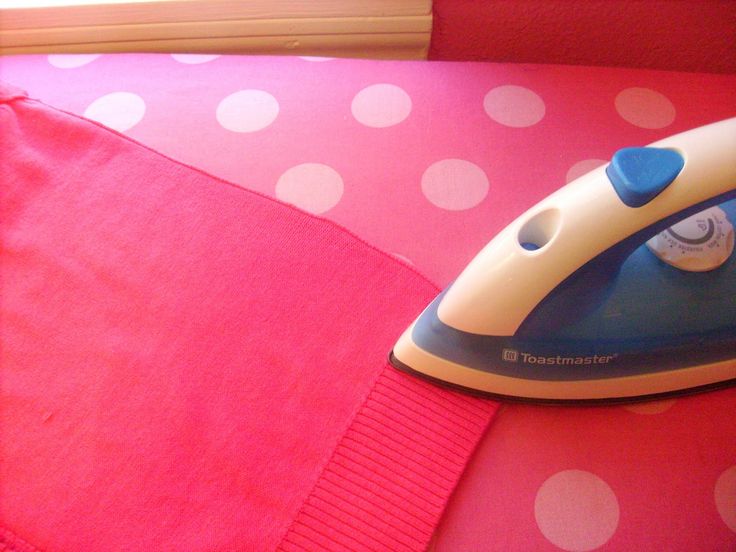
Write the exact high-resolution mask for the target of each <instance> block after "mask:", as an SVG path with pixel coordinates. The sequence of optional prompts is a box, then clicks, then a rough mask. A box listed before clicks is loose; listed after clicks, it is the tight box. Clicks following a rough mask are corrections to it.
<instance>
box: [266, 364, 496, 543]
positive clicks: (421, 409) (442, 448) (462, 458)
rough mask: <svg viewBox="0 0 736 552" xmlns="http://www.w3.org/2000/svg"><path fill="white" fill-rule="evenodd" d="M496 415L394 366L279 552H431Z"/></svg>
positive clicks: (484, 404) (489, 406)
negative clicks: (447, 510) (444, 516)
mask: <svg viewBox="0 0 736 552" xmlns="http://www.w3.org/2000/svg"><path fill="white" fill-rule="evenodd" d="M497 408H498V403H495V402H491V401H487V400H484V399H479V398H475V397H470V396H465V395H462V394H460V393H457V392H454V391H449V390H445V389H442V388H440V387H437V386H435V385H433V384H430V383H427V382H425V381H423V380H420V379H418V378H413V377H411V376H408V375H406V374H403V373H401V372H398V371H397V370H395V369H394V368H393V367H391V366H390V365H388V364H387V365H386V366H385V367H384V368H383V370H382V371H381V373H380V374H379V376H378V378H377V380H376V382H375V384H374V385H373V387H372V388H371V391H370V392H369V394H368V396H367V398H366V400H365V402H364V403H363V404H362V405H361V407H360V408H359V409H358V411H357V412H356V415H355V417H354V418H353V420H352V422H351V424H350V425H349V427H348V429H347V430H346V432H345V433H344V435H343V436H342V438H341V439H340V441H339V443H338V444H337V446H336V448H335V450H334V451H333V453H332V456H331V457H330V458H329V460H328V461H327V463H326V465H325V466H324V468H323V469H322V472H321V474H320V475H319V477H318V479H317V482H316V483H315V485H314V487H313V489H312V491H311V492H310V493H309V495H308V496H307V498H306V500H305V501H304V503H303V504H302V507H301V509H300V510H299V513H298V514H297V516H296V517H295V518H294V520H293V522H292V524H291V526H290V527H289V528H288V529H287V531H286V533H285V534H284V536H283V538H282V539H281V542H280V545H279V547H278V550H282V551H297V550H334V551H342V550H356V551H357V550H392V551H399V550H407V551H409V550H425V549H426V548H427V546H428V545H429V542H430V540H431V538H432V534H433V532H434V530H435V528H436V526H437V524H438V523H439V521H440V518H441V516H442V513H443V511H444V509H445V506H446V504H447V501H448V500H449V498H450V496H451V494H452V492H453V491H454V489H455V487H456V485H457V483H458V481H459V479H460V476H461V475H462V473H463V471H464V469H465V466H466V464H467V462H468V461H469V459H470V457H471V456H472V453H473V451H474V450H475V448H476V446H477V444H478V442H479V441H480V439H481V437H482V436H483V434H484V432H485V430H486V428H487V427H488V424H489V423H490V421H491V419H492V418H493V415H494V413H495V412H496V410H497Z"/></svg>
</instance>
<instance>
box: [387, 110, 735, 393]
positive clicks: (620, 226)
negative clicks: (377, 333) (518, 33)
mask: <svg viewBox="0 0 736 552" xmlns="http://www.w3.org/2000/svg"><path fill="white" fill-rule="evenodd" d="M734 198H736V118H733V119H728V120H725V121H721V122H718V123H714V124H711V125H707V126H704V127H700V128H697V129H693V130H690V131H687V132H684V133H681V134H677V135H675V136H671V137H669V138H666V139H664V140H661V141H658V142H655V143H653V144H651V145H650V146H647V147H644V148H625V149H623V150H619V151H618V152H617V153H616V154H615V155H614V156H613V159H612V161H611V163H609V164H608V165H606V166H604V167H600V168H598V169H596V170H594V171H592V172H590V173H588V174H586V175H584V176H582V177H580V178H578V179H577V180H575V181H573V182H571V183H570V184H568V185H566V186H564V187H563V188H561V189H559V190H558V191H556V192H555V193H553V194H551V195H550V196H548V197H547V198H545V199H544V200H542V201H541V202H540V203H538V204H537V205H535V206H534V207H532V208H531V209H529V210H528V211H527V212H525V213H524V214H522V215H521V216H520V217H518V218H517V219H516V220H515V221H514V222H512V223H511V224H510V225H509V226H508V227H506V228H505V229H504V230H503V231H502V232H501V233H499V234H498V235H497V236H496V237H495V238H494V239H493V240H492V241H491V242H489V243H488V244H487V245H486V247H485V248H484V249H483V250H481V251H480V253H479V254H478V255H477V256H476V257H475V258H474V259H473V260H472V262H471V263H470V264H469V265H468V266H467V267H466V268H465V270H464V271H463V272H462V273H461V274H460V275H459V276H458V277H457V279H456V280H455V281H454V282H453V283H452V284H451V285H450V286H449V287H448V288H447V289H446V290H445V291H444V292H443V293H442V294H441V295H440V296H439V297H438V298H437V299H436V300H435V301H434V302H433V303H432V304H430V305H429V306H428V307H427V309H425V311H424V312H423V313H422V314H421V315H420V316H419V317H418V318H417V320H416V321H415V322H414V323H413V324H412V325H411V326H410V327H409V328H408V329H407V330H406V331H405V332H404V334H403V335H402V336H401V337H400V339H399V340H398V342H397V343H396V345H395V347H394V349H393V351H392V353H391V362H392V364H394V366H396V367H398V368H401V369H404V370H407V371H410V372H416V373H419V374H420V375H424V376H427V377H429V378H431V379H435V380H439V381H441V382H445V383H448V384H450V385H453V386H458V387H461V388H464V389H469V390H473V391H478V392H482V393H487V394H491V395H498V396H503V397H514V398H521V399H528V400H533V401H553V402H554V401H610V400H634V399H641V398H645V397H657V396H661V395H665V394H670V393H676V392H684V391H686V390H698V389H707V388H710V387H712V386H715V385H719V384H725V383H726V382H731V381H733V380H736V255H732V254H731V253H732V251H733V223H736V199H734ZM715 206H719V207H715ZM706 209H708V211H704V210H706ZM697 213H703V214H702V215H700V216H698V215H697ZM688 218H690V219H692V221H691V222H692V224H691V227H692V229H693V230H691V231H690V234H687V237H685V234H686V232H685V231H684V230H682V228H683V227H682V224H684V223H682V221H683V220H684V219H688ZM729 219H730V222H729ZM678 223H679V224H680V226H678V227H675V228H678V229H679V230H678V232H679V233H677V232H675V231H674V229H671V230H669V233H667V232H668V230H667V229H668V228H670V227H673V225H675V224H678ZM663 232H665V233H667V234H666V235H664V234H663V236H664V238H666V237H667V236H670V235H671V236H675V237H677V238H681V239H682V240H684V241H682V242H681V243H680V245H679V246H678V247H681V248H682V252H681V253H682V254H680V255H671V254H668V252H667V251H663V252H661V254H660V252H657V251H654V252H653V250H651V248H652V247H656V243H659V242H656V240H652V238H653V237H656V236H657V235H658V234H662V233H663ZM664 238H662V240H664V241H662V240H660V241H661V242H662V243H664V244H665V245H664V247H669V246H670V245H671V242H672V240H670V241H667V240H666V239H664ZM648 240H649V241H650V248H649V249H647V247H646V246H645V245H644V244H645V242H647V241H648ZM655 242H656V243H655ZM653 244H654V245H653ZM672 247H674V246H672ZM729 247H730V250H729ZM716 249H717V251H718V255H716V253H715V252H716ZM683 256H684V257H683ZM693 256H695V257H699V260H696V261H693V260H692V258H691V257H693ZM716 256H717V260H712V259H715V257H716ZM685 257H687V263H689V266H696V267H698V268H697V272H692V271H690V270H688V267H687V266H685V265H686V264H687V263H681V265H682V266H677V265H676V263H674V262H673V263H669V264H668V260H667V259H669V258H675V259H682V258H685ZM709 259H710V260H709ZM708 263H710V265H709V264H708ZM647 303H651V305H649V306H650V307H651V308H650V309H649V310H647V309H646V307H647Z"/></svg>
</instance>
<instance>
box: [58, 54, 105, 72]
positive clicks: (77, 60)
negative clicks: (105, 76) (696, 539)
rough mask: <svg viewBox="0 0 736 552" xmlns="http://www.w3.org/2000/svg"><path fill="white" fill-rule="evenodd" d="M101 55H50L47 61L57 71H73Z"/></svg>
mask: <svg viewBox="0 0 736 552" xmlns="http://www.w3.org/2000/svg"><path fill="white" fill-rule="evenodd" d="M101 55H102V54H51V55H50V56H49V57H48V61H49V63H50V64H51V65H53V66H54V67H58V68H59V69H74V68H75V67H81V66H82V65H87V64H88V63H92V62H93V61H94V60H96V59H97V58H98V57H100V56H101Z"/></svg>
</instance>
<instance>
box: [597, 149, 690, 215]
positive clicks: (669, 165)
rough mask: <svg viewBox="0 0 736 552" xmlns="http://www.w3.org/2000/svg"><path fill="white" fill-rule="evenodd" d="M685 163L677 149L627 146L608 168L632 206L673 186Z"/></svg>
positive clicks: (645, 201) (640, 203)
mask: <svg viewBox="0 0 736 552" xmlns="http://www.w3.org/2000/svg"><path fill="white" fill-rule="evenodd" d="M684 166H685V159H684V158H683V157H682V155H680V154H679V153H677V152H676V151H673V150H669V149H661V148H623V149H620V150H618V151H617V152H616V153H615V154H614V155H613V159H611V163H610V164H609V165H608V167H607V168H606V174H607V175H608V178H609V180H610V181H611V183H612V184H613V187H614V189H615V190H616V193H617V194H618V196H619V197H620V198H621V201H623V202H624V203H625V204H626V205H628V206H629V207H641V206H642V205H646V204H647V203H649V202H650V201H651V200H652V199H654V198H655V197H656V196H657V195H658V194H659V193H660V192H662V190H664V189H665V188H666V187H667V186H669V185H670V184H671V183H672V181H673V180H674V179H675V178H677V175H678V174H680V171H681V170H682V167H684Z"/></svg>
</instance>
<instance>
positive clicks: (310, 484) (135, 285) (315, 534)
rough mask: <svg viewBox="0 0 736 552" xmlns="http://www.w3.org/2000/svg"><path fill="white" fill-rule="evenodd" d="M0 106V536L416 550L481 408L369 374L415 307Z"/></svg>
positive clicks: (289, 232)
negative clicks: (0, 529)
mask: <svg viewBox="0 0 736 552" xmlns="http://www.w3.org/2000/svg"><path fill="white" fill-rule="evenodd" d="M1 96H2V97H1V98H0V99H1V100H2V103H1V104H0V116H1V117H2V119H1V120H0V125H1V128H2V136H3V153H2V164H1V165H0V167H1V168H0V177H1V178H2V183H3V190H2V192H3V193H2V202H1V203H0V219H1V220H2V233H1V237H2V273H1V278H0V286H1V287H0V297H2V302H1V304H0V307H1V308H2V311H1V313H0V314H1V316H2V325H1V326H0V341H1V342H2V344H3V346H2V351H1V352H0V354H1V355H2V356H0V366H2V380H1V385H2V388H1V390H2V395H1V400H2V402H1V403H0V404H1V406H2V408H1V410H0V429H1V431H2V440H1V442H0V447H2V448H0V454H1V458H2V464H0V492H1V496H2V502H1V503H0V521H1V522H2V524H3V525H4V526H5V527H6V529H5V531H6V532H5V533H3V535H11V533H9V531H12V532H13V533H14V534H15V535H17V536H18V537H20V538H22V539H23V540H24V541H27V542H30V543H32V544H33V545H35V546H37V547H39V548H41V549H44V550H48V551H54V550H74V551H83V550H95V551H96V550H123V549H134V550H208V551H210V550H237V549H239V550H272V549H275V548H277V547H278V548H282V549H284V550H297V549H299V550H303V549H308V550H309V549H311V550H328V549H329V550H348V549H351V550H421V549H423V548H425V547H426V545H427V543H428V541H429V538H430V536H431V534H432V532H433V530H434V527H435V526H436V524H437V522H438V520H439V516H440V514H441V512H442V510H443V508H444V505H445V503H446V501H447V499H448V497H449V495H450V493H451V492H452V490H453V488H454V486H455V483H456V481H457V479H458V477H459V475H460V473H461V472H462V470H463V467H464V465H465V463H466V461H467V459H468V457H469V455H470V453H471V452H472V450H473V448H474V447H475V445H476V443H477V441H478V439H479V438H480V436H481V434H482V433H483V431H484V429H485V427H486V425H487V423H488V421H489V420H490V418H491V416H492V414H493V412H494V411H495V408H496V406H495V404H493V403H490V402H484V401H481V400H478V399H472V398H467V397H464V396H459V395H456V394H453V393H450V392H447V391H443V390H440V389H438V388H436V387H434V386H431V385H428V384H425V383H422V382H419V381H417V380H415V379H413V378H410V377H408V376H405V375H402V374H399V373H397V372H395V371H394V370H393V369H392V368H390V367H388V366H387V364H386V355H387V353H388V351H389V350H390V348H391V346H392V344H393V342H394V340H395V339H396V337H397V335H398V334H399V333H400V332H401V331H402V330H403V328H404V327H405V326H406V325H407V324H408V323H409V322H410V321H411V319H412V318H413V317H414V316H415V315H416V313H417V312H418V311H419V310H420V309H421V308H422V307H423V305H424V304H425V303H426V302H427V301H428V300H429V299H431V297H432V296H433V295H435V294H436V292H437V289H436V288H435V287H434V286H433V285H432V284H430V283H429V282H428V281H426V280H425V279H424V278H422V277H421V276H420V275H419V274H418V273H417V272H416V271H414V270H413V269H412V268H410V267H408V266H406V265H402V264H400V263H398V262H397V261H396V260H394V259H393V258H391V257H390V256H388V255H386V254H384V253H382V252H380V251H378V250H376V249H375V248H373V247H371V246H369V245H368V244H366V243H365V242H362V241H361V240H359V239H357V238H356V237H355V236H353V235H351V234H350V233H348V232H346V231H345V230H343V229H341V228H340V227H338V226H336V225H335V224H333V223H330V222H327V221H324V220H321V219H318V218H316V217H313V216H310V215H308V214H306V213H304V212H301V211H299V210H297V209H294V208H293V207H290V206H286V205H283V204H280V203H278V202H275V201H273V200H272V199H269V198H267V197H264V196H261V195H258V194H254V193H251V192H248V191H245V190H243V189H241V188H239V187H237V186H233V185H231V184H228V183H226V182H223V181H220V180H217V179H215V178H213V177H210V176H208V175H206V174H203V173H201V172H198V171H196V170H193V169H191V168H189V167H186V166H183V165H181V164H178V163H175V162H173V161H171V160H169V159H167V158H164V157H162V156H161V155H159V154H157V153H154V152H152V151H150V150H148V149H146V148H145V147H142V146H140V145H138V144H136V143H134V142H131V141H130V140H128V139H125V138H123V137H121V136H120V135H116V134H115V133H112V132H109V131H107V130H105V129H102V128H101V127H100V126H99V125H97V124H94V123H91V122H88V121H84V120H81V119H79V118H77V117H75V116H72V115H69V114H65V113H61V112H58V111H55V110H53V109H50V108H48V107H46V106H44V105H43V104H41V103H38V102H36V101H32V100H26V99H24V98H23V97H22V96H21V95H20V94H19V93H18V91H17V90H16V89H11V88H5V89H3V91H2V94H1ZM3 538H4V539H5V540H6V542H5V543H4V544H6V547H10V549H14V550H23V548H22V547H21V546H20V545H14V544H9V545H8V544H7V543H8V542H11V540H12V537H7V538H6V537H5V536H4V537H3ZM18 542H21V541H20V540H18ZM13 547H14V548H13Z"/></svg>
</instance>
